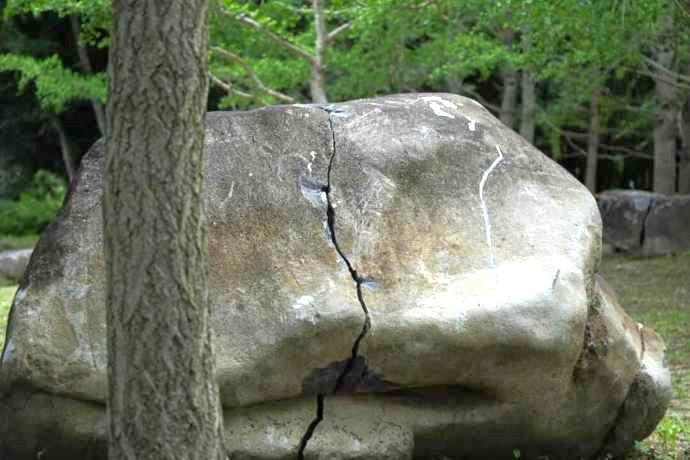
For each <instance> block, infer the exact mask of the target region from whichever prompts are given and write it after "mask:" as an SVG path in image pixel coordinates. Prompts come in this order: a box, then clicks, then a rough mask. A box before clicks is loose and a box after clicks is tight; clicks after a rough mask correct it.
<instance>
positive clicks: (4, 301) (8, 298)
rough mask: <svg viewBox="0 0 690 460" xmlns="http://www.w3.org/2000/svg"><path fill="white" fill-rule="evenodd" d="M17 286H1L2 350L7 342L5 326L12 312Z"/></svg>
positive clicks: (0, 328) (0, 326) (0, 339)
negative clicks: (11, 307)
mask: <svg viewBox="0 0 690 460" xmlns="http://www.w3.org/2000/svg"><path fill="white" fill-rule="evenodd" d="M16 290H17V286H7V287H0V350H2V347H3V345H4V343H5V328H6V327H7V315H8V314H9V313H10V305H11V304H12V298H13V297H14V292H15V291H16Z"/></svg>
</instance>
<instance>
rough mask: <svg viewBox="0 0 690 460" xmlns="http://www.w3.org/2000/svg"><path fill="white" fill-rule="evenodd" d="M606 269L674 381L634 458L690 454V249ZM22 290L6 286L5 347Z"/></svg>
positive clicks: (0, 311)
mask: <svg viewBox="0 0 690 460" xmlns="http://www.w3.org/2000/svg"><path fill="white" fill-rule="evenodd" d="M600 271H601V273H602V274H603V275H604V277H605V278H606V279H607V280H608V281H609V283H610V284H611V285H612V286H613V288H614V289H615V290H616V292H617V294H618V299H619V300H620V303H621V305H623V308H625V310H626V311H627V312H628V314H630V316H632V318H633V319H635V320H636V321H639V322H641V323H643V324H644V325H645V326H647V327H651V328H652V329H654V330H656V331H657V332H658V333H659V334H660V335H661V336H662V337H663V338H664V341H665V342H666V346H667V348H668V352H667V353H668V362H669V366H670V367H671V373H672V379H673V390H674V398H673V401H672V402H671V407H670V409H669V411H668V413H667V415H666V417H665V418H664V420H662V421H661V423H660V424H659V426H658V427H657V429H656V431H655V432H654V433H653V434H652V435H651V436H650V437H649V438H647V439H646V440H644V441H643V442H641V443H638V444H637V446H636V449H635V452H633V453H632V454H631V456H629V457H628V459H631V460H633V459H634V460H681V459H683V460H685V459H687V458H690V253H689V254H685V255H681V256H676V257H660V258H654V259H634V258H624V257H620V256H614V257H609V258H606V259H604V260H603V262H602V266H601V270H600ZM16 288H17V286H8V287H0V349H1V347H2V343H3V341H4V338H5V327H6V325H7V324H6V322H7V314H8V313H9V309H10V304H11V302H12V297H13V296H14V292H15V290H16ZM685 452H688V453H687V454H686V453H685ZM686 455H687V456H686Z"/></svg>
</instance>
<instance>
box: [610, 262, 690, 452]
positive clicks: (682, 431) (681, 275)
mask: <svg viewBox="0 0 690 460" xmlns="http://www.w3.org/2000/svg"><path fill="white" fill-rule="evenodd" d="M600 272H601V274H602V275H603V276H604V278H606V280H607V281H608V282H609V284H611V286H613V288H614V290H615V291H616V293H617V294H618V300H619V301H620V304H621V305H622V306H623V308H624V309H625V311H626V312H628V314H629V315H630V316H631V317H632V318H633V319H634V320H635V321H639V322H640V323H642V324H644V325H645V326H647V327H650V328H652V329H654V330H655V331H656V332H657V333H659V335H661V337H663V339H664V342H665V343H666V348H667V351H666V353H667V357H668V364H669V366H670V368H671V378H672V382H673V400H672V402H671V407H670V408H669V411H668V412H667V414H666V417H665V418H664V420H663V421H662V422H661V423H660V424H659V426H658V427H657V429H656V431H655V432H654V434H653V435H652V436H650V437H649V438H647V439H646V440H645V441H644V442H642V443H640V444H639V445H638V448H637V451H636V452H635V453H634V454H633V455H632V456H630V457H629V458H630V459H639V460H642V459H650V460H651V459H655V460H657V459H658V460H686V459H690V253H688V254H684V255H678V256H673V257H656V258H630V257H622V256H610V257H605V258H604V260H603V261H602V264H601V267H600Z"/></svg>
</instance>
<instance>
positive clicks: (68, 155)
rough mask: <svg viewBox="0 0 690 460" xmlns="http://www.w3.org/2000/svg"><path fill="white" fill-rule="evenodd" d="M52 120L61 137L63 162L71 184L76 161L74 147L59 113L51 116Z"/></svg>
mask: <svg viewBox="0 0 690 460" xmlns="http://www.w3.org/2000/svg"><path fill="white" fill-rule="evenodd" d="M50 122H51V123H52V125H53V128H55V131H56V132H57V134H58V137H59V139H60V151H61V152H62V163H63V164H64V165H65V172H67V179H68V180H69V182H70V184H71V183H72V179H74V163H73V161H72V149H71V148H70V146H69V140H68V139H67V133H66V132H65V129H64V127H63V126H62V122H61V121H60V118H58V116H57V115H54V116H52V117H51V119H50Z"/></svg>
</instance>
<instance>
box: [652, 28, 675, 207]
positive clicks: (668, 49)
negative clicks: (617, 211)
mask: <svg viewBox="0 0 690 460" xmlns="http://www.w3.org/2000/svg"><path fill="white" fill-rule="evenodd" d="M664 31H665V37H662V38H661V39H660V43H659V45H657V47H656V49H655V50H654V55H655V56H654V57H655V60H656V61H657V62H658V63H659V64H661V65H662V66H664V67H665V68H667V69H673V67H674V63H675V61H676V56H675V54H676V53H675V49H674V47H673V46H672V40H671V35H672V31H673V18H672V17H671V16H670V15H669V16H668V17H666V18H664ZM675 83H676V79H675V78H674V77H672V76H670V75H664V76H663V77H662V76H659V77H657V78H655V79H654V95H655V97H656V100H657V105H658V109H657V112H656V114H655V116H654V191H655V192H657V193H665V194H672V193H674V192H675V191H676V118H677V115H678V109H677V107H676V98H677V92H678V88H677V86H676V85H675Z"/></svg>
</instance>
